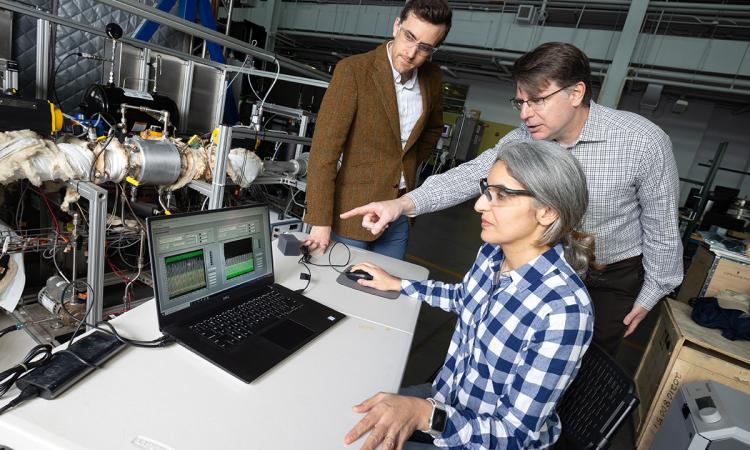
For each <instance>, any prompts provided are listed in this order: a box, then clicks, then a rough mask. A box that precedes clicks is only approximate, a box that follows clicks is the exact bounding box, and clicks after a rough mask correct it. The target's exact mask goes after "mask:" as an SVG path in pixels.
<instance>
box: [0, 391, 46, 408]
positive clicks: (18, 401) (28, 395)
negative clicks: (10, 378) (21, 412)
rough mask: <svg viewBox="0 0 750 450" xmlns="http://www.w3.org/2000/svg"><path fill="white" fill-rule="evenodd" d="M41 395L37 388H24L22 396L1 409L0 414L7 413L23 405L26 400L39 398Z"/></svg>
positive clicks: (19, 395)
mask: <svg viewBox="0 0 750 450" xmlns="http://www.w3.org/2000/svg"><path fill="white" fill-rule="evenodd" d="M38 395H39V388H38V387H36V386H27V387H26V388H24V390H22V391H21V393H20V394H18V397H16V398H14V399H13V400H11V401H10V402H9V403H8V404H7V405H5V406H3V407H2V408H0V414H2V413H4V412H5V411H7V410H9V409H11V408H13V407H15V406H18V405H20V404H21V403H23V402H25V401H26V400H28V399H30V398H34V397H37V396H38Z"/></svg>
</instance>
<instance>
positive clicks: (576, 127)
mask: <svg viewBox="0 0 750 450" xmlns="http://www.w3.org/2000/svg"><path fill="white" fill-rule="evenodd" d="M511 72H512V73H513V78H514V80H515V81H516V98H514V99H512V100H511V104H512V105H513V107H515V108H516V109H518V111H519V113H520V118H521V120H523V125H522V126H521V127H519V128H517V129H515V130H513V131H511V132H510V133H508V134H507V135H506V136H505V137H503V138H502V139H501V140H500V142H499V143H498V144H497V146H496V148H498V147H500V146H502V145H503V144H505V143H507V142H510V141H515V140H519V139H535V140H547V141H553V142H556V143H558V144H560V145H561V146H563V147H565V148H566V149H569V150H570V152H571V153H572V154H573V155H574V156H575V157H576V158H578V161H579V162H580V163H581V165H582V166H583V170H584V172H585V173H586V178H587V180H588V188H589V210H588V211H587V213H586V216H585V218H584V223H583V227H582V229H583V231H585V232H587V233H590V234H592V235H594V236H595V238H596V262H597V263H598V264H599V265H600V266H598V267H596V268H595V270H592V272H591V273H590V275H589V277H588V278H587V279H586V287H587V289H588V291H589V294H590V295H591V298H592V300H593V303H594V310H595V311H596V321H595V323H594V342H596V343H597V344H599V345H600V346H602V347H603V348H604V349H605V350H606V351H607V352H608V353H610V354H611V355H613V356H614V355H615V354H616V353H617V350H618V348H619V346H620V343H621V342H622V338H623V337H624V336H628V335H629V334H631V333H632V332H633V331H634V330H635V329H636V327H637V326H638V324H639V323H640V322H641V321H642V320H643V318H644V317H645V316H646V314H647V313H648V311H649V310H651V309H652V308H653V307H654V306H655V305H656V304H657V302H658V301H659V300H660V299H661V298H662V297H664V296H665V295H667V294H668V293H669V292H671V290H672V289H674V288H675V287H676V286H678V285H679V284H680V282H681V281H682V244H681V242H680V236H679V231H678V225H677V199H678V197H679V181H678V176H677V165H676V163H675V160H674V154H673V153H672V143H671V142H670V140H669V137H668V136H667V135H666V134H665V133H664V132H663V131H662V130H661V129H660V128H659V127H657V126H656V125H654V124H653V123H651V122H650V121H648V120H647V119H645V118H643V117H641V116H639V115H637V114H633V113H630V112H625V111H618V110H615V109H611V108H607V107H604V106H601V105H597V104H596V103H595V102H593V101H592V100H591V83H590V79H591V68H590V65H589V61H588V58H587V57H586V55H584V54H583V52H581V50H579V49H578V48H576V47H574V46H572V45H570V44H565V43H560V42H550V43H546V44H542V45H540V46H539V47H537V48H536V49H534V50H532V51H531V52H529V53H527V54H526V55H524V56H522V57H521V58H519V59H518V60H517V61H516V62H515V64H514V66H513V69H512V70H511ZM492 153H493V152H491V151H487V152H484V153H483V154H481V155H479V156H478V157H477V158H475V159H474V160H472V161H468V162H466V163H464V164H461V165H460V166H458V167H456V168H454V169H452V170H450V171H448V172H446V173H444V174H440V175H437V176H433V177H430V178H428V179H427V180H426V181H425V183H424V184H423V185H422V186H421V187H420V188H419V189H416V190H414V191H411V192H409V193H407V194H406V195H404V196H402V197H400V198H399V199H396V200H392V201H389V202H377V203H370V204H368V205H365V206H363V207H360V208H356V209H354V210H352V211H349V212H347V213H344V214H342V217H351V216H354V215H364V219H363V223H362V225H363V226H364V227H365V228H368V229H370V230H371V231H372V232H373V233H378V232H379V230H380V229H381V228H382V227H384V226H385V225H386V224H387V223H388V222H390V221H391V220H393V218H395V217H398V216H399V215H401V214H407V215H419V214H423V213H427V212H433V211H437V210H440V209H443V208H447V207H450V206H453V205H455V204H458V203H460V202H462V201H465V200H468V199H469V198H471V197H472V196H473V195H475V193H476V187H475V186H476V182H477V180H479V178H481V177H482V176H484V174H485V173H486V172H487V170H488V169H489V167H490V166H491V164H492V161H493V155H492Z"/></svg>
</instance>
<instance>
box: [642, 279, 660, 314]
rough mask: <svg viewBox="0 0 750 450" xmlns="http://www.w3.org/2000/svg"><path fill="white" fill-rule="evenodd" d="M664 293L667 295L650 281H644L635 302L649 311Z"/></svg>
mask: <svg viewBox="0 0 750 450" xmlns="http://www.w3.org/2000/svg"><path fill="white" fill-rule="evenodd" d="M665 295H667V292H662V290H661V289H659V288H658V287H656V286H653V285H651V283H648V282H644V283H643V287H641V292H640V293H638V298H636V300H635V303H636V304H637V305H640V306H642V307H643V308H644V309H645V310H647V311H651V309H653V307H654V306H656V304H657V303H659V300H661V299H662V298H663V297H664V296H665Z"/></svg>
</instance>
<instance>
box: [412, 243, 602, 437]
mask: <svg viewBox="0 0 750 450" xmlns="http://www.w3.org/2000/svg"><path fill="white" fill-rule="evenodd" d="M503 258H504V256H503V252H502V250H501V249H500V247H499V246H497V245H491V244H484V245H482V247H481V248H480V249H479V253H478V255H477V259H476V261H475V262H474V265H473V266H472V268H471V270H470V271H469V273H467V274H466V276H465V277H464V280H463V282H462V283H457V284H446V283H442V282H438V281H430V280H428V281H424V282H415V281H409V280H404V281H402V283H401V292H402V293H404V294H406V295H409V296H411V297H416V298H419V299H421V300H423V301H426V302H427V303H428V304H430V305H431V306H436V307H439V308H441V309H443V310H445V311H450V312H455V313H456V314H458V315H459V320H458V322H457V323H456V329H455V331H454V333H453V338H452V339H451V343H450V346H449V348H448V355H447V356H446V358H445V364H444V366H443V368H442V369H441V371H440V373H439V374H438V376H437V378H436V379H435V382H434V383H433V385H432V390H433V394H434V398H435V400H437V401H439V402H442V403H444V404H445V405H446V411H447V413H448V423H447V426H446V429H445V431H444V432H443V434H442V435H441V436H440V437H438V438H437V439H436V440H435V445H437V446H439V447H449V448H472V449H473V448H476V449H479V448H482V449H521V448H544V447H548V446H551V445H552V444H553V443H554V442H555V441H556V440H557V438H558V437H559V435H560V432H561V427H560V419H559V417H558V416H557V413H556V412H555V405H556V403H557V401H558V400H559V399H560V397H561V396H562V394H563V392H564V391H565V389H566V388H567V387H568V385H570V383H571V382H572V380H573V378H574V377H575V375H576V373H577V372H578V368H579V367H580V363H581V358H582V357H583V354H584V353H585V352H586V349H588V346H589V343H590V342H591V336H592V328H593V323H594V318H593V309H592V306H591V302H590V298H589V294H588V292H587V291H586V288H585V287H584V285H583V282H582V281H581V279H580V278H579V277H578V275H576V273H575V272H574V271H573V269H572V268H571V267H570V266H569V265H568V263H567V262H566V261H565V259H564V257H563V247H562V245H561V244H558V245H556V246H555V247H553V248H551V249H549V250H548V251H546V252H545V253H544V254H542V255H540V256H539V257H537V258H535V259H533V260H532V261H530V262H529V263H527V264H525V265H523V266H521V267H519V268H517V269H516V270H513V271H510V272H509V273H508V274H507V275H505V274H504V275H502V276H499V280H498V281H497V282H496V281H494V280H495V279H496V274H498V273H499V271H500V267H501V265H502V262H503Z"/></svg>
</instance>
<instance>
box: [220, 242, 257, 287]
mask: <svg viewBox="0 0 750 450" xmlns="http://www.w3.org/2000/svg"><path fill="white" fill-rule="evenodd" d="M224 266H225V267H226V277H227V280H231V279H232V278H235V277H238V276H240V275H244V274H246V273H250V272H252V271H254V270H255V258H254V256H253V238H247V239H240V240H237V241H231V242H225V243H224Z"/></svg>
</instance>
